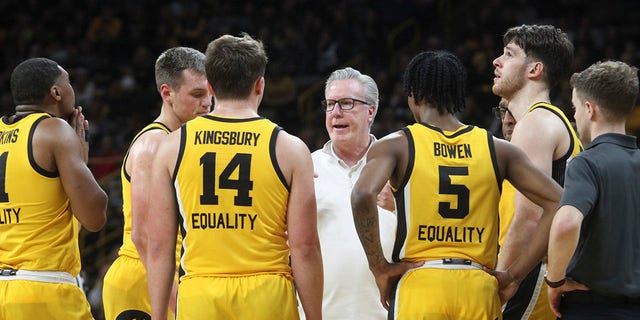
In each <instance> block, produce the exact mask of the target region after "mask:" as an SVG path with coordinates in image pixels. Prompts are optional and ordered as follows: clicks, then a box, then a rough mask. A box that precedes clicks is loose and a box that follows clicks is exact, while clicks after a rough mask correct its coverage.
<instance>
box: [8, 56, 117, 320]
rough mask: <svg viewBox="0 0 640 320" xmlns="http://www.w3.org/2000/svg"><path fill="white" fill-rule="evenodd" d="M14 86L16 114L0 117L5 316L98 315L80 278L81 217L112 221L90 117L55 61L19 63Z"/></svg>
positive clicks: (88, 222) (89, 225)
mask: <svg viewBox="0 0 640 320" xmlns="http://www.w3.org/2000/svg"><path fill="white" fill-rule="evenodd" d="M11 94H12V96H13V101H14V103H15V104H16V108H15V114H13V115H9V116H4V117H2V120H1V121H0V319H93V317H92V315H91V308H90V306H89V302H88V301H87V299H86V297H85V295H84V292H83V291H82V289H81V288H80V287H78V285H77V283H76V280H75V277H76V276H77V275H78V273H79V272H80V252H79V250H78V223H80V224H82V226H83V227H84V228H85V229H87V230H89V231H98V230H100V229H101V228H102V226H103V225H104V223H105V222H106V210H107V195H106V193H105V192H104V191H103V190H102V188H100V186H99V185H98V182H97V181H96V180H95V179H94V177H93V175H92V174H91V171H90V170H89V168H88V167H87V161H88V159H89V144H88V143H87V141H86V132H87V130H88V129H89V122H88V121H87V120H85V118H84V115H83V114H82V108H80V107H78V108H77V109H74V104H75V94H74V92H73V88H72V87H71V83H70V82H69V74H68V73H67V71H66V70H64V69H63V68H62V67H60V66H59V65H58V64H57V63H56V62H55V61H52V60H49V59H46V58H32V59H28V60H26V61H24V62H22V63H20V64H19V65H18V66H17V67H16V68H15V69H14V70H13V73H12V74H11ZM67 121H68V122H67ZM70 124H71V125H70Z"/></svg>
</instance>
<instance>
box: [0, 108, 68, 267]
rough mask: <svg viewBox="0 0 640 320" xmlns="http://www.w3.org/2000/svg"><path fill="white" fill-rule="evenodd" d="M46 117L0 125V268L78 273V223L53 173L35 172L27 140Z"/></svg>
mask: <svg viewBox="0 0 640 320" xmlns="http://www.w3.org/2000/svg"><path fill="white" fill-rule="evenodd" d="M50 117H51V116H50V115H48V114H46V113H32V114H28V115H26V116H24V117H23V118H21V119H16V120H14V122H13V123H9V122H8V118H7V117H3V118H2V121H0V269H8V268H11V269H22V270H34V271H64V272H68V273H70V274H72V275H73V276H76V275H77V274H78V272H80V252H79V249H78V222H77V220H76V219H75V217H74V216H73V213H72V212H71V207H70V203H69V197H68V196H67V194H66V193H65V191H64V188H63V186H62V181H61V180H60V176H59V174H58V173H57V172H49V171H46V170H44V169H43V168H41V167H39V166H38V165H37V164H36V163H35V160H34V158H33V146H32V138H33V133H34V131H35V128H36V126H37V125H38V123H40V121H42V120H44V119H46V118H50Z"/></svg>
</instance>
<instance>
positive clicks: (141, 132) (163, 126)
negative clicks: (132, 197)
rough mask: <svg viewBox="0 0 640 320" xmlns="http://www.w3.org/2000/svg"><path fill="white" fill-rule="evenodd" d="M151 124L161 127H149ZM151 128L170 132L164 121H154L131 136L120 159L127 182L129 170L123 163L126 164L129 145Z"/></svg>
mask: <svg viewBox="0 0 640 320" xmlns="http://www.w3.org/2000/svg"><path fill="white" fill-rule="evenodd" d="M152 124H157V125H159V126H161V128H159V127H150V125H152ZM151 130H163V131H166V132H167V134H169V133H171V129H169V127H167V126H166V125H165V124H164V123H162V122H157V121H154V122H152V123H150V124H149V126H147V128H146V129H143V130H142V131H140V132H138V134H136V136H135V137H133V140H131V143H130V144H129V148H128V149H127V153H125V154H124V158H123V159H122V174H123V175H124V177H125V179H127V181H129V182H131V176H130V175H129V172H127V168H126V166H125V165H126V164H127V159H129V151H131V146H132V145H133V144H134V143H135V142H136V141H137V140H138V138H140V136H142V134H143V133H145V132H148V131H151Z"/></svg>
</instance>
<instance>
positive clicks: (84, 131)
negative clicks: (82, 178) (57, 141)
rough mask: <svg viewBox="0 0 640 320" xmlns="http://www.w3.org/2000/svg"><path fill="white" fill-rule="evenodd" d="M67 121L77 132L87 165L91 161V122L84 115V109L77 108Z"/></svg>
mask: <svg viewBox="0 0 640 320" xmlns="http://www.w3.org/2000/svg"><path fill="white" fill-rule="evenodd" d="M67 121H68V122H69V125H71V127H72V128H73V130H74V131H75V132H76V135H77V136H78V138H80V142H81V143H82V147H83V158H84V163H87V162H88V161H89V142H88V141H89V121H88V120H87V119H85V117H84V114H82V107H77V108H75V109H74V110H73V113H72V114H71V116H70V117H69V119H68V120H67Z"/></svg>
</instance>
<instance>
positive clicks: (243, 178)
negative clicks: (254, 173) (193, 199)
mask: <svg viewBox="0 0 640 320" xmlns="http://www.w3.org/2000/svg"><path fill="white" fill-rule="evenodd" d="M200 165H201V166H202V194H201V195H200V204H218V195H217V194H216V180H218V188H220V189H235V190H236V191H237V194H236V196H235V197H234V198H233V204H234V205H236V206H245V207H248V206H251V205H252V203H253V198H251V197H250V196H249V191H251V190H253V181H252V180H251V154H248V153H237V154H236V155H235V156H233V158H232V159H231V161H229V163H228V164H227V166H226V167H225V168H224V170H222V173H220V176H218V175H217V174H216V153H215V152H207V153H205V154H204V155H203V156H202V157H200ZM236 169H238V179H237V180H233V179H230V177H231V174H232V173H233V172H234V171H236Z"/></svg>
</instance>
